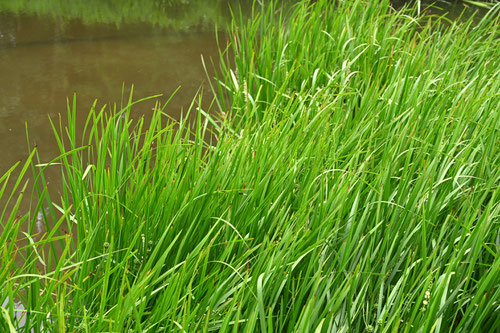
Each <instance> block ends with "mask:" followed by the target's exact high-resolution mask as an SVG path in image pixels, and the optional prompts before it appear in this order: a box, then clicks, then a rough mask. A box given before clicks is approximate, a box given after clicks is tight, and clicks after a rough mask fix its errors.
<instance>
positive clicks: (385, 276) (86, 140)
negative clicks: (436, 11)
mask: <svg viewBox="0 0 500 333" xmlns="http://www.w3.org/2000/svg"><path fill="white" fill-rule="evenodd" d="M498 11H499V7H498V6H496V7H495V8H494V9H492V11H491V12H490V13H489V14H488V15H487V16H486V17H484V18H483V19H482V20H481V21H480V22H479V23H477V24H476V23H474V24H473V21H472V18H471V19H469V20H467V21H466V22H462V23H453V22H448V21H447V20H446V19H443V18H440V17H425V18H424V17H416V16H415V14H414V13H413V12H404V11H403V12H394V11H393V10H392V9H391V8H390V6H389V4H388V1H380V2H378V1H370V2H367V1H361V0H355V1H348V2H347V1H338V2H336V3H335V5H332V3H331V1H327V0H318V1H317V2H315V3H314V4H309V1H304V2H301V3H300V4H298V5H297V6H295V7H294V9H293V11H292V12H291V13H288V14H284V13H281V12H280V10H279V9H278V8H277V6H276V4H275V3H271V4H269V5H268V6H267V7H265V8H262V7H260V6H258V5H257V4H256V5H255V8H254V13H253V19H252V20H250V21H248V23H246V24H245V25H237V24H234V25H233V28H232V32H233V33H232V34H231V36H232V41H231V45H230V49H227V50H221V57H222V58H223V59H225V62H224V63H223V65H222V66H221V69H220V71H219V74H218V77H217V78H216V79H214V80H213V81H212V84H213V88H214V91H215V92H216V93H217V96H218V97H217V99H215V100H214V102H213V104H212V108H211V110H200V109H199V108H198V107H197V105H201V103H199V100H194V101H193V105H192V107H191V109H190V110H191V114H192V115H194V116H196V117H197V121H196V123H195V124H194V125H189V124H188V123H187V121H184V120H181V121H179V122H175V121H172V120H168V118H167V117H165V116H164V113H165V112H166V109H165V107H163V106H157V108H156V109H155V111H154V114H153V116H152V121H151V123H150V124H145V123H144V121H143V120H138V121H132V120H131V119H130V110H131V109H132V108H133V107H134V105H135V103H136V102H134V101H133V100H132V97H131V98H130V100H129V102H128V103H127V104H126V105H125V106H124V107H123V108H122V109H117V108H114V109H108V108H104V109H100V110H98V109H96V108H95V107H93V108H92V109H91V110H90V112H89V113H88V120H87V124H86V126H85V129H77V128H75V121H74V119H75V117H76V109H75V106H74V105H75V103H69V107H68V121H67V123H68V127H67V128H62V127H60V126H58V125H56V123H54V133H55V135H56V139H57V141H58V142H59V145H60V150H61V156H60V157H59V158H58V159H57V160H56V161H52V162H51V163H46V162H47V161H43V162H44V163H42V162H40V161H37V162H36V163H35V162H32V161H31V160H28V161H27V162H26V163H25V164H24V165H25V168H24V169H25V170H29V168H30V166H31V167H32V169H33V173H34V174H35V175H38V178H37V180H36V185H37V186H35V190H34V193H33V194H32V195H31V200H32V201H33V207H34V208H35V207H36V208H39V207H42V206H46V207H49V208H50V212H49V213H48V214H46V216H44V221H45V222H46V224H47V228H48V231H47V233H45V234H43V235H35V231H34V223H35V220H36V214H34V215H30V214H27V215H22V216H21V217H16V216H17V214H20V212H17V211H16V209H14V211H13V212H12V214H10V215H9V213H8V212H7V213H2V216H1V221H2V226H3V232H2V236H1V237H2V242H1V243H0V244H2V245H1V247H0V251H1V258H2V259H1V260H2V261H1V268H0V286H1V288H0V290H1V291H0V295H1V299H2V300H5V299H6V298H8V299H9V300H10V303H9V304H8V305H7V307H6V310H5V311H3V310H2V315H1V316H0V325H3V327H4V328H3V330H4V331H7V330H8V327H9V326H8V325H12V326H13V327H15V326H16V325H18V324H17V323H16V320H15V318H19V317H20V316H21V315H22V316H24V318H25V320H26V323H25V325H24V327H23V329H24V331H26V332H27V331H29V330H31V329H33V330H34V331H43V330H45V331H51V332H53V331H60V332H63V331H68V332H75V331H76V332H127V331H134V332H135V331H137V332H162V331H163V332H172V331H180V332H197V331H220V332H364V331H367V332H371V331H374V332H400V331H401V332H449V331H456V332H481V331H484V332H493V331H495V330H496V329H498V328H499V327H500V316H499V306H500V304H499V301H500V289H499V281H498V276H500V259H499V247H500V242H499V239H500V233H499V213H500V204H499V203H500V200H499V195H500V190H499V189H498V184H499V183H500V168H499V163H500V152H499V149H498V147H499V144H500V142H499V141H500V140H499V130H500V112H499V109H498V107H499V102H500V94H499V91H500V77H499V76H500V60H499V59H500V45H499V44H500V40H499V39H498V33H499V27H500V25H499V17H500V16H499V15H498V14H499V13H498ZM207 62H208V61H207ZM230 64H231V65H230ZM207 65H208V64H207ZM137 102H140V101H137ZM166 108H167V109H168V104H167V106H166ZM209 114H211V115H210V116H209ZM210 136H212V137H217V139H218V140H217V141H215V140H212V141H207V140H206V139H205V138H208V137H210ZM33 152H34V153H33V155H32V158H33V159H34V160H36V150H35V149H34V150H33ZM45 168H61V171H62V177H64V185H65V186H64V189H63V190H62V191H61V196H60V197H59V198H54V197H52V198H51V197H49V195H48V191H47V184H46V182H45V180H44V177H43V170H44V169H45ZM8 178H9V172H8V173H7V174H6V175H5V176H3V177H2V178H0V197H1V196H2V195H4V196H6V197H10V198H11V200H17V197H16V193H17V191H12V194H10V192H9V193H7V192H5V191H3V190H2V189H3V188H4V187H2V186H5V184H6V183H7V181H8V180H9V179H8ZM14 181H16V180H14ZM22 184H23V183H22V182H21V181H20V180H17V184H16V185H17V188H19V187H20V186H22ZM27 195H28V193H25V194H24V196H27ZM34 211H38V209H34ZM9 216H10V217H9ZM60 224H67V228H68V230H73V232H72V234H71V235H65V234H60V232H59V231H58V230H59V228H58V226H59V225H60ZM26 226H28V228H27V229H26ZM22 228H25V229H22ZM20 230H28V232H26V233H22V232H21V231H20ZM30 239H31V241H30ZM23 244H25V245H23ZM15 255H17V256H23V257H24V259H25V260H24V264H22V265H19V264H17V263H16V262H17V261H15V260H14V256H15ZM14 299H19V300H21V301H22V302H23V304H24V307H25V308H26V309H27V311H26V312H21V313H18V314H17V317H16V315H15V313H14V311H15V309H14V306H13V300H14ZM40 327H43V328H42V329H40Z"/></svg>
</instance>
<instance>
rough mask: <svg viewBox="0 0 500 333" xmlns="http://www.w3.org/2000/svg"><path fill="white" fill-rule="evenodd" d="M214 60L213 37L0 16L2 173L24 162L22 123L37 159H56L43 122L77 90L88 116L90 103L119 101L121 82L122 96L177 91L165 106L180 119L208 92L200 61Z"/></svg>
mask: <svg viewBox="0 0 500 333" xmlns="http://www.w3.org/2000/svg"><path fill="white" fill-rule="evenodd" d="M217 55H218V49H217V45H216V41H215V33H214V32H213V31H203V30H201V31H192V32H183V33H178V32H175V31H172V30H169V29H160V28H154V27H152V26H151V25H148V24H143V25H140V24H139V25H133V26H122V27H121V28H119V29H118V28H117V27H116V26H113V25H94V26H86V25H83V24H81V23H80V22H69V24H66V26H65V27H64V30H63V31H61V27H60V24H58V23H57V22H55V21H54V20H52V19H50V18H39V17H32V16H18V17H13V16H9V15H3V16H1V17H0V152H1V156H2V158H1V160H0V173H1V174H3V172H5V171H6V170H7V169H8V168H10V167H11V166H12V164H13V163H14V162H15V161H18V160H22V159H24V158H26V154H27V144H26V133H25V123H27V126H28V130H29V134H30V139H31V140H30V141H31V144H36V145H37V147H38V150H39V152H40V154H41V156H42V157H43V158H50V157H53V156H56V155H57V147H56V142H55V140H54V136H53V134H52V130H51V128H50V124H49V121H48V117H52V118H55V117H57V115H58V114H62V115H63V116H64V115H65V113H66V99H67V98H68V97H70V98H71V97H72V95H73V93H75V92H76V94H77V101H78V109H79V111H80V113H85V112H86V111H87V110H88V109H89V108H90V106H91V104H92V102H93V101H94V99H98V101H99V105H103V104H112V103H114V102H118V103H120V100H121V97H122V84H125V87H127V90H128V88H130V86H131V85H132V84H133V85H134V86H135V87H134V91H135V94H134V95H135V96H136V97H137V98H139V97H145V96H149V95H154V94H164V95H165V96H170V95H171V94H172V93H173V92H174V91H175V90H176V89H177V88H178V87H179V86H181V89H180V90H179V92H178V93H177V94H176V96H175V97H174V98H173V99H172V101H171V103H170V104H169V106H168V108H167V111H168V112H169V113H170V114H171V115H173V116H174V117H179V115H180V113H181V112H182V110H183V109H184V111H185V107H186V105H188V104H189V103H190V101H191V100H192V98H193V96H194V95H195V93H196V91H197V90H198V89H199V88H200V87H204V88H205V89H207V87H206V84H205V85H203V83H204V82H205V81H206V73H205V71H204V69H203V66H202V63H201V60H200V57H201V56H204V57H205V58H210V57H212V58H217ZM164 99H166V98H164ZM150 111H151V110H147V109H145V110H144V113H146V114H147V113H148V112H150ZM83 118H84V117H82V119H83Z"/></svg>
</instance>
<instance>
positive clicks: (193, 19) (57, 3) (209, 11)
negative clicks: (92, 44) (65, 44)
mask: <svg viewBox="0 0 500 333" xmlns="http://www.w3.org/2000/svg"><path fill="white" fill-rule="evenodd" d="M228 3H229V4H230V5H233V6H234V5H237V2H236V1H227V0H177V1H176V0H164V1H162V0H141V1H136V0H108V1H101V0H74V1H73V0H72V1H65V0H47V1H29V0H9V1H0V12H13V13H26V14H34V15H49V16H53V17H58V18H63V19H79V20H82V21H83V22H84V23H88V24H91V23H112V24H117V25H120V24H122V23H137V22H148V23H151V24H154V25H158V26H161V27H175V28H177V29H188V28H191V27H194V26H198V25H200V24H201V25H207V24H208V25H209V26H210V27H213V25H214V23H222V22H220V20H221V18H223V17H224V18H227V17H228Z"/></svg>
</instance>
